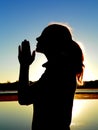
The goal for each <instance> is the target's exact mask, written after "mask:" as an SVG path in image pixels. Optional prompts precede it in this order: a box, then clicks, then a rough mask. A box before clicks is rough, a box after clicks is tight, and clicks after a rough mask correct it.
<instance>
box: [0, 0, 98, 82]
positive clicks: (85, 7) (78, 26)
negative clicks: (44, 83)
mask: <svg viewBox="0 0 98 130" xmlns="http://www.w3.org/2000/svg"><path fill="white" fill-rule="evenodd" d="M97 12H98V0H0V82H7V81H16V80H18V75H19V63H18V59H17V55H18V49H17V48H18V45H19V44H20V43H21V42H22V41H23V40H24V39H28V40H29V41H30V43H31V49H32V50H34V49H35V45H36V37H38V36H39V35H40V33H41V31H42V30H43V29H44V27H46V26H47V24H48V23H50V22H62V23H67V24H68V25H70V26H71V27H72V30H73V39H74V40H76V41H80V42H81V43H82V44H83V47H84V50H85V62H86V71H85V76H84V77H85V78H84V79H85V80H94V79H98V69H97V68H98V58H97V56H98V15H97ZM41 57H42V56H39V58H38V59H37V62H39V61H40V59H42V58H41ZM38 60H39V61H38ZM34 67H35V66H32V68H34ZM34 70H36V69H35V68H34ZM38 70H41V68H40V69H38ZM31 72H35V71H33V70H31ZM38 74H39V72H36V75H38ZM31 75H32V74H31ZM31 77H34V76H31ZM31 79H32V78H31Z"/></svg>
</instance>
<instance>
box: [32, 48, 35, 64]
mask: <svg viewBox="0 0 98 130" xmlns="http://www.w3.org/2000/svg"><path fill="white" fill-rule="evenodd" d="M34 59H35V50H34V51H33V52H32V62H33V61H34Z"/></svg>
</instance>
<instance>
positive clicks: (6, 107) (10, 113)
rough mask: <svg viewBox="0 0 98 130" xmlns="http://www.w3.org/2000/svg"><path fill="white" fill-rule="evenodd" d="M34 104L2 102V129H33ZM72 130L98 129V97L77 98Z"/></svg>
mask: <svg viewBox="0 0 98 130" xmlns="http://www.w3.org/2000/svg"><path fill="white" fill-rule="evenodd" d="M32 115H33V113H32V105H30V106H21V105H19V104H18V102H17V101H7V102H4V101H3V102H0V130H31V124H32ZM71 130H98V99H75V100H74V105H73V115H72V123H71Z"/></svg>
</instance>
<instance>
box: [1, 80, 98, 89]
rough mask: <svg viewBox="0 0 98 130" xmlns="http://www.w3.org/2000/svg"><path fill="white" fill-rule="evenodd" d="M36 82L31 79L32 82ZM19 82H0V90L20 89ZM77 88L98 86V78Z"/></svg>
mask: <svg viewBox="0 0 98 130" xmlns="http://www.w3.org/2000/svg"><path fill="white" fill-rule="evenodd" d="M32 83H34V82H32V81H30V84H32ZM18 85H19V82H18V81H16V82H12V83H11V82H7V83H0V91H7V90H8V91H9V90H10V91H11V90H12V91H13V90H18ZM77 88H98V80H95V81H84V84H83V85H82V86H78V87H77Z"/></svg>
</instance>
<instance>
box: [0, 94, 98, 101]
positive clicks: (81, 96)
mask: <svg viewBox="0 0 98 130" xmlns="http://www.w3.org/2000/svg"><path fill="white" fill-rule="evenodd" d="M74 99H98V93H97V94H95V93H89V94H87V93H77V94H75V96H74ZM2 101H18V95H17V93H16V94H15V93H14V94H13V93H10V94H7V93H6V94H0V102H2Z"/></svg>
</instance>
